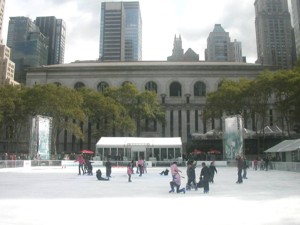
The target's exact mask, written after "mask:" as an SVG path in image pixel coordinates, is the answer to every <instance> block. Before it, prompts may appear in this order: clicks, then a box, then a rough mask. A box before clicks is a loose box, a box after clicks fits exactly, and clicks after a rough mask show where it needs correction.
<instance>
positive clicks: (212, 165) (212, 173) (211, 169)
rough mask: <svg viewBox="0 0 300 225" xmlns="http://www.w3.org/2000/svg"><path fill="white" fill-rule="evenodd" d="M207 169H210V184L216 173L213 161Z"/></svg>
mask: <svg viewBox="0 0 300 225" xmlns="http://www.w3.org/2000/svg"><path fill="white" fill-rule="evenodd" d="M209 169H210V179H209V181H210V182H211V183H214V177H215V173H218V171H217V169H216V166H215V162H214V161H213V162H211V163H210V166H209Z"/></svg>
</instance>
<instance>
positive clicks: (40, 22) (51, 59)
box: [35, 16, 66, 65]
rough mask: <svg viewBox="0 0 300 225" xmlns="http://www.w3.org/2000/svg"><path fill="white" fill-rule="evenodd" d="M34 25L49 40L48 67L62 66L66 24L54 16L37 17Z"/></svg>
mask: <svg viewBox="0 0 300 225" xmlns="http://www.w3.org/2000/svg"><path fill="white" fill-rule="evenodd" d="M35 24H36V25H37V26H38V27H39V29H40V32H42V33H43V34H44V35H45V36H46V37H48V39H49V43H48V65H53V64H63V63H64V56H65V39H66V24H65V22H64V21H63V20H62V19H56V18H55V17H54V16H48V17H37V18H36V20H35Z"/></svg>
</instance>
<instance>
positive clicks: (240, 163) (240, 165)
mask: <svg viewBox="0 0 300 225" xmlns="http://www.w3.org/2000/svg"><path fill="white" fill-rule="evenodd" d="M236 160H237V169H238V180H237V182H236V183H237V184H242V183H243V177H242V172H243V165H244V163H243V159H242V157H241V156H240V155H238V156H237V159H236Z"/></svg>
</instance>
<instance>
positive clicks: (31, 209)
mask: <svg viewBox="0 0 300 225" xmlns="http://www.w3.org/2000/svg"><path fill="white" fill-rule="evenodd" d="M96 169H97V168H94V173H95V170H96ZM164 169H165V168H148V173H147V174H144V175H143V176H142V177H139V176H138V175H136V174H134V175H133V178H132V183H128V181H127V174H126V168H113V169H112V178H111V179H110V181H108V182H106V181H98V180H97V179H96V177H95V176H78V175H77V172H78V170H77V167H70V168H64V169H63V168H60V167H57V168H49V167H41V168H31V169H24V168H16V169H1V170H0V225H73V224H76V225H77V224H80V225H91V224H105V225H110V224H112V225H122V224H130V225H148V224H149V225H150V224H151V225H156V224H157V225H160V224H165V225H169V224H170V225H177V224H187V225H188V224H194V225H196V224H197V225H198V224H199V225H201V224H205V225H209V224H216V225H223V224H224V225H225V224H226V225H235V224H237V225H243V224H245V225H248V224H249V225H262V224H264V225H266V224H268V225H277V224H278V225H292V224H293V225H299V224H300V173H294V172H283V171H274V170H271V171H253V170H252V169H250V170H248V177H249V179H247V180H244V183H243V184H236V183H235V181H236V179H237V170H236V168H228V167H219V168H217V169H218V173H217V174H216V176H215V183H214V184H212V185H210V193H209V194H203V189H200V190H198V191H197V192H196V191H189V192H187V193H186V194H169V193H168V191H169V189H170V187H169V181H170V179H171V177H170V175H169V176H161V175H159V172H161V171H162V170H164ZM101 170H102V173H103V174H105V168H101ZM181 170H182V171H183V173H182V174H183V176H185V173H186V172H185V171H186V170H185V168H183V167H182V168H181ZM199 173H200V168H199V167H197V169H196V174H197V177H199ZM186 181H187V180H186V178H185V179H182V182H183V184H184V186H185V183H186Z"/></svg>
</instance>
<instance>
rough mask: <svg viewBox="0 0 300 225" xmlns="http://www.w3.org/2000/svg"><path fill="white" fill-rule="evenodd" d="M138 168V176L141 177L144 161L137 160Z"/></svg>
mask: <svg viewBox="0 0 300 225" xmlns="http://www.w3.org/2000/svg"><path fill="white" fill-rule="evenodd" d="M138 168H139V172H140V175H139V176H140V177H141V176H142V174H143V173H144V160H143V159H139V161H138Z"/></svg>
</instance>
